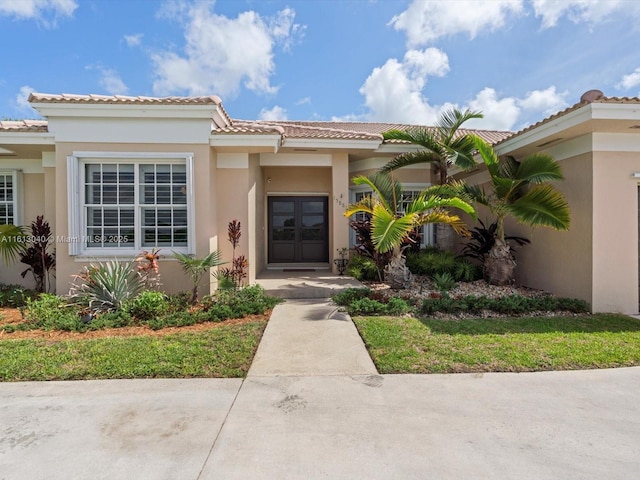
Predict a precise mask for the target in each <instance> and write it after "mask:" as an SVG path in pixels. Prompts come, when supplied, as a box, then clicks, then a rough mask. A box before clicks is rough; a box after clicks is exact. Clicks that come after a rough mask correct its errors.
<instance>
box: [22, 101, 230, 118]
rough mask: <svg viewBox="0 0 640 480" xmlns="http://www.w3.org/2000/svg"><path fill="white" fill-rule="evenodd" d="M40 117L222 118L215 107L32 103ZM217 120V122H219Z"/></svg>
mask: <svg viewBox="0 0 640 480" xmlns="http://www.w3.org/2000/svg"><path fill="white" fill-rule="evenodd" d="M31 106H32V107H33V108H35V109H36V110H37V111H38V112H40V113H41V114H42V116H44V117H47V118H50V117H98V118H99V117H121V118H123V117H124V118H208V119H211V118H214V117H220V118H223V116H222V113H221V112H220V109H219V108H218V106H216V105H153V104H144V103H140V104H123V105H120V104H114V103H109V104H104V105H102V104H100V105H97V104H82V103H33V104H31ZM220 118H218V121H220Z"/></svg>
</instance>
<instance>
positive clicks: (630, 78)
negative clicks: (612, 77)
mask: <svg viewBox="0 0 640 480" xmlns="http://www.w3.org/2000/svg"><path fill="white" fill-rule="evenodd" d="M638 85H640V67H638V68H636V69H635V70H634V71H633V72H631V73H629V74H627V75H624V76H623V77H622V80H620V83H618V85H616V87H618V88H619V89H622V90H630V89H632V88H634V87H637V86H638Z"/></svg>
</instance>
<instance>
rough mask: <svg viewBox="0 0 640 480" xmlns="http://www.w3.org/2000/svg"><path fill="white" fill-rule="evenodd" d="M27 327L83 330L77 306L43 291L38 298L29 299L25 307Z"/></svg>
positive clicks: (83, 325) (83, 326)
mask: <svg viewBox="0 0 640 480" xmlns="http://www.w3.org/2000/svg"><path fill="white" fill-rule="evenodd" d="M24 317H25V329H29V330H31V329H36V328H42V329H44V330H64V331H83V330H85V324H84V323H83V322H82V321H81V320H80V315H79V310H78V308H77V306H75V305H71V304H69V303H68V302H67V301H66V300H65V299H64V298H62V297H58V296H57V295H53V294H51V293H43V294H41V295H40V296H39V297H38V298H36V299H27V303H26V305H25V308H24Z"/></svg>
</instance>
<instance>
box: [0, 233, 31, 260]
mask: <svg viewBox="0 0 640 480" xmlns="http://www.w3.org/2000/svg"><path fill="white" fill-rule="evenodd" d="M25 235H26V230H25V228H24V227H20V226H16V225H11V224H5V225H0V256H1V257H2V259H3V260H4V262H5V264H7V263H10V262H13V261H15V260H16V259H17V258H18V255H20V254H21V253H22V252H23V251H24V250H25V243H26V242H25Z"/></svg>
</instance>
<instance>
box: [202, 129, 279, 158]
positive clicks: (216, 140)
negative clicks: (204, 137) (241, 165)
mask: <svg viewBox="0 0 640 480" xmlns="http://www.w3.org/2000/svg"><path fill="white" fill-rule="evenodd" d="M281 140H282V137H281V136H280V135H238V134H233V135H225V134H219V133H217V134H215V135H211V136H210V137H209V145H210V146H212V147H251V148H253V147H264V148H269V149H271V148H273V151H274V153H277V152H278V150H279V149H280V146H281Z"/></svg>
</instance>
